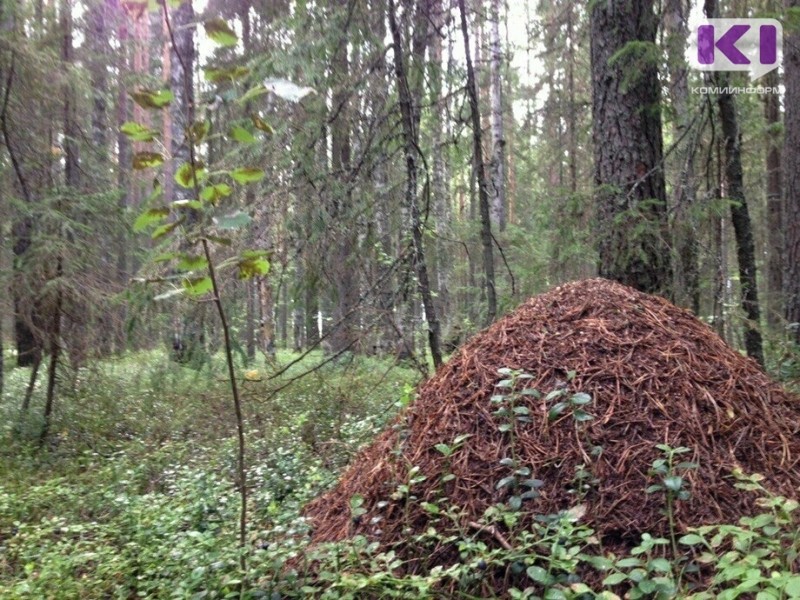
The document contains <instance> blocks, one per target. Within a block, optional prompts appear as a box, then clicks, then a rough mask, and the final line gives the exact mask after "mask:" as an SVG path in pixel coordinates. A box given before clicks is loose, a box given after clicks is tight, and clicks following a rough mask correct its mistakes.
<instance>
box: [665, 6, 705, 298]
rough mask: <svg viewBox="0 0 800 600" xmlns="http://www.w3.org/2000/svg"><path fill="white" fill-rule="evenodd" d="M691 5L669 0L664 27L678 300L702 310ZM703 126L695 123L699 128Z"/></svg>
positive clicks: (676, 291)
mask: <svg viewBox="0 0 800 600" xmlns="http://www.w3.org/2000/svg"><path fill="white" fill-rule="evenodd" d="M688 16H689V6H688V3H687V2H686V0H667V2H666V4H665V6H664V28H665V30H666V34H667V52H668V60H669V91H670V97H671V100H672V108H673V112H674V114H675V116H674V121H673V127H672V130H673V137H674V139H675V140H676V143H677V144H678V147H677V149H676V150H675V163H676V165H677V175H676V180H675V182H674V184H673V211H674V213H673V214H674V218H673V229H674V231H673V234H674V235H673V240H674V242H673V243H674V247H675V257H676V259H677V264H676V268H675V300H676V303H677V304H679V305H681V306H685V307H687V308H690V309H691V310H692V311H693V312H694V314H699V313H700V274H699V264H698V257H697V252H698V245H697V234H696V233H695V222H694V221H695V219H694V217H693V215H692V212H693V207H694V204H695V200H696V197H695V173H694V155H695V151H696V148H697V143H696V140H697V134H695V133H694V132H690V131H689V128H690V127H692V119H691V118H690V116H691V110H690V105H689V84H688V69H687V67H686V59H685V57H684V54H683V51H684V47H685V45H686V40H687V36H688V30H687V19H688ZM699 129H700V127H699V126H697V125H695V131H699Z"/></svg>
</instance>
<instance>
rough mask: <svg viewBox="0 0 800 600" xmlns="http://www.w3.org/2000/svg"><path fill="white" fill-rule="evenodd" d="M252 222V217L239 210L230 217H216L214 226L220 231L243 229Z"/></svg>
mask: <svg viewBox="0 0 800 600" xmlns="http://www.w3.org/2000/svg"><path fill="white" fill-rule="evenodd" d="M252 220H253V219H251V218H250V215H248V214H247V213H245V212H242V211H240V210H238V211H236V212H235V213H231V214H229V215H223V216H220V217H214V225H216V226H217V227H218V228H220V229H241V228H242V227H246V226H247V225H248V224H249V223H250V221H252Z"/></svg>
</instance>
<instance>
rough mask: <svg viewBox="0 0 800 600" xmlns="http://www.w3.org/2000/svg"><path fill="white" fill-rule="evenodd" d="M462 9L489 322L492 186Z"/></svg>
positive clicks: (492, 305) (492, 310)
mask: <svg viewBox="0 0 800 600" xmlns="http://www.w3.org/2000/svg"><path fill="white" fill-rule="evenodd" d="M458 8H459V11H460V13H461V35H462V36H463V38H464V54H465V56H466V59H467V97H468V98H469V106H470V113H471V119H472V142H473V153H474V154H473V158H474V160H475V174H476V178H477V180H478V181H477V184H478V204H479V210H480V216H481V246H482V247H483V276H484V280H483V285H484V292H485V294H486V324H487V325H488V324H489V323H491V322H492V321H494V320H495V317H496V316H497V293H496V290H495V277H494V249H493V247H492V242H493V239H492V222H491V218H490V215H489V190H488V182H487V179H486V169H485V167H484V163H483V145H482V143H483V142H482V136H481V114H480V109H479V106H478V86H477V83H476V81H475V70H474V69H473V67H472V57H471V54H470V48H469V30H468V28H467V11H466V9H465V8H464V0H458Z"/></svg>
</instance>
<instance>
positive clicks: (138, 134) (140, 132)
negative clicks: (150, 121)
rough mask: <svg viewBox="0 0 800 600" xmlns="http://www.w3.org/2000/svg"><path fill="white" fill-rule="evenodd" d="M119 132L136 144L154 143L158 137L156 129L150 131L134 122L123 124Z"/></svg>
mask: <svg viewBox="0 0 800 600" xmlns="http://www.w3.org/2000/svg"><path fill="white" fill-rule="evenodd" d="M119 130H120V131H121V132H122V133H124V134H125V135H126V136H127V137H128V138H130V139H131V140H133V141H134V142H152V141H153V140H154V139H156V138H157V137H158V131H156V130H155V129H150V128H149V127H145V126H144V125H141V124H139V123H134V122H133V121H128V122H127V123H123V124H122V126H121V127H120V128H119Z"/></svg>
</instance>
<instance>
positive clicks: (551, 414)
mask: <svg viewBox="0 0 800 600" xmlns="http://www.w3.org/2000/svg"><path fill="white" fill-rule="evenodd" d="M566 409H567V403H566V402H556V403H555V404H554V405H553V407H552V408H551V409H550V410H549V411H547V418H548V419H550V420H551V421H554V420H555V419H557V418H558V416H559V415H560V414H561V413H563V412H564V411H565V410H566Z"/></svg>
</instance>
